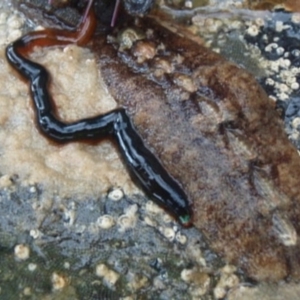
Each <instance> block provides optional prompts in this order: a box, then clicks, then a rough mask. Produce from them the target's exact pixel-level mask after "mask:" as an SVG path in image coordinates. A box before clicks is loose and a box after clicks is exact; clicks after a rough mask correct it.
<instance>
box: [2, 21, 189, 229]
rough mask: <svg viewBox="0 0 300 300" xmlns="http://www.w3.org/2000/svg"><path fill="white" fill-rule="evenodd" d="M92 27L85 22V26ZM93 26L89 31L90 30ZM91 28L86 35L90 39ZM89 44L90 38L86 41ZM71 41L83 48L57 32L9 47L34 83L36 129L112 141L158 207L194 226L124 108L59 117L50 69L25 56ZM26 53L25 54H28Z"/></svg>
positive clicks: (76, 38) (62, 137)
mask: <svg viewBox="0 0 300 300" xmlns="http://www.w3.org/2000/svg"><path fill="white" fill-rule="evenodd" d="M89 22H90V23H91V24H92V25H91V26H93V22H92V21H90V20H88V21H86V22H85V24H84V26H83V28H81V31H83V32H85V30H86V29H87V28H86V29H85V26H87V24H88V23H89ZM87 27H89V26H87ZM89 30H90V29H89V28H88V30H86V33H85V34H83V36H82V37H83V38H84V39H86V35H88V34H89ZM87 39H88V38H87ZM70 42H78V43H80V44H82V43H84V42H83V41H82V40H81V37H80V34H78V35H76V34H75V35H74V34H71V37H70V36H68V34H66V33H65V32H60V31H58V30H56V31H52V32H51V30H48V31H47V32H35V33H32V34H28V35H26V36H24V37H22V38H21V39H19V40H17V41H15V42H14V43H12V44H11V45H9V46H8V47H7V49H6V57H7V59H8V61H9V63H10V64H11V65H12V66H13V67H14V68H15V69H16V70H17V71H18V72H19V73H20V74H21V75H22V76H23V77H25V78H26V79H27V80H29V82H30V89H31V95H32V98H33V102H34V105H35V109H36V116H37V124H38V126H39V128H40V130H41V131H42V132H43V133H44V134H45V135H46V136H47V137H49V138H51V139H53V140H55V141H58V142H70V141H75V140H83V139H84V140H87V139H93V140H94V139H97V140H100V139H103V138H107V137H111V138H113V139H114V140H115V141H116V142H117V145H118V146H119V149H120V152H121V154H122V156H123V159H124V161H125V162H126V164H127V166H128V168H129V170H130V172H131V174H132V175H133V176H134V178H135V179H137V181H138V183H139V184H140V185H141V187H142V188H143V189H144V191H145V192H146V193H147V194H149V195H150V196H151V198H152V199H154V200H155V201H156V202H157V204H159V205H160V206H163V207H164V208H167V209H168V211H169V212H170V213H171V214H172V215H173V216H175V217H176V218H177V219H178V220H179V222H180V223H181V224H182V225H184V226H189V225H190V224H191V210H190V204H189V202H188V199H187V196H186V195H185V193H184V192H183V190H182V188H181V187H180V186H179V184H178V183H177V182H176V180H174V179H173V178H172V177H171V176H170V175H169V174H168V173H167V172H166V171H165V169H164V168H163V166H162V165H161V163H160V162H159V160H158V159H157V158H156V157H155V156H154V155H153V154H152V153H151V151H150V150H148V148H147V147H146V146H145V144H144V142H143V141H142V139H141V137H140V136H139V134H138V133H137V131H136V129H135V128H134V126H133V124H132V122H131V121H130V118H129V117H128V115H127V114H126V111H125V110H124V109H123V108H119V109H116V110H113V111H111V112H108V113H107V114H104V115H100V116H97V117H93V118H88V119H83V120H79V121H76V122H73V123H68V124H67V123H64V122H63V121H61V120H59V119H58V118H57V117H56V115H55V112H54V109H53V105H52V99H51V96H50V95H49V92H48V79H49V75H48V72H47V70H46V69H45V68H44V67H43V66H41V65H40V64H37V63H35V62H32V61H30V60H29V59H28V58H26V57H24V54H22V53H26V54H28V53H30V50H31V49H32V48H33V47H34V45H36V44H39V45H55V44H57V45H62V44H68V43H70ZM26 54H25V55H26Z"/></svg>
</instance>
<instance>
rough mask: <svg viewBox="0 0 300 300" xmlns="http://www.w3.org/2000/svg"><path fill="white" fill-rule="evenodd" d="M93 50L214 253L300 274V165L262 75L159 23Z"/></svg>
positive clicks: (146, 22)
mask: <svg viewBox="0 0 300 300" xmlns="http://www.w3.org/2000/svg"><path fill="white" fill-rule="evenodd" d="M124 28H128V30H131V34H130V35H129V36H131V37H132V40H131V41H130V42H129V43H126V45H128V46H126V45H125V46H124V43H123V39H122V36H126V37H128V32H127V30H124ZM132 31H135V32H136V33H137V34H132ZM127 42H128V41H127ZM92 49H93V51H94V52H95V55H96V56H97V58H98V64H99V68H100V70H101V74H102V76H103V78H104V81H105V82H106V84H107V86H108V88H109V89H110V92H111V93H112V95H113V97H114V98H115V99H116V101H118V103H119V105H120V106H123V107H125V108H126V110H127V111H128V113H129V115H130V116H131V117H132V119H133V121H134V124H135V126H136V127H137V129H138V131H139V133H140V135H141V136H142V138H143V139H144V140H145V142H146V143H147V145H148V146H149V148H150V149H151V151H153V152H154V153H155V154H156V155H157V157H158V158H159V159H160V160H161V162H162V163H163V165H164V167H165V168H166V169H167V171H168V172H169V173H170V174H171V175H172V176H173V177H174V178H176V179H177V180H178V181H179V182H180V183H181V185H182V186H183V188H184V190H185V191H186V193H187V195H188V197H189V199H190V201H191V202H192V203H193V211H194V219H193V223H194V225H195V226H196V227H197V228H198V229H199V230H201V232H203V233H204V234H205V236H206V237H207V239H208V241H209V243H210V245H211V247H212V249H214V250H215V251H216V252H217V253H219V254H221V255H222V256H223V257H224V258H225V260H226V261H228V262H230V263H237V264H238V265H240V266H241V268H242V269H244V270H245V271H246V273H247V274H248V275H249V276H250V277H252V278H254V279H256V280H280V279H283V278H286V277H288V276H291V277H294V278H299V277H300V271H299V270H300V268H299V267H300V246H299V241H298V240H299V238H298V233H299V232H300V223H299V219H300V202H299V201H300V186H299V178H300V159H299V156H298V153H297V151H296V149H295V148H294V146H293V145H292V144H291V143H290V142H289V141H288V139H287V137H286V134H285V132H284V130H283V124H282V122H281V120H280V118H279V116H278V115H277V113H276V111H275V110H274V106H273V103H272V102H271V101H270V100H269V98H268V96H267V95H266V93H265V92H264V91H263V90H262V88H261V87H260V86H259V85H258V84H257V82H256V80H255V79H254V78H253V76H252V75H250V74H249V73H248V72H247V71H245V70H243V69H241V68H239V67H237V66H236V65H234V64H232V63H230V62H228V61H227V60H225V59H224V58H223V57H221V56H220V55H218V54H216V53H214V52H212V51H211V50H209V49H207V48H205V47H203V46H201V45H199V44H198V43H197V42H195V41H192V40H190V39H187V38H185V37H183V36H180V34H176V33H175V32H172V31H171V30H169V29H167V28H165V26H162V25H160V24H159V23H158V21H155V20H154V19H151V18H144V19H142V20H139V21H138V22H136V21H135V22H132V21H130V20H129V21H128V23H127V24H123V25H122V31H120V30H118V29H116V30H115V31H114V32H113V34H111V35H109V36H102V37H101V36H100V37H98V36H97V37H96V38H95V39H94V42H93V46H92Z"/></svg>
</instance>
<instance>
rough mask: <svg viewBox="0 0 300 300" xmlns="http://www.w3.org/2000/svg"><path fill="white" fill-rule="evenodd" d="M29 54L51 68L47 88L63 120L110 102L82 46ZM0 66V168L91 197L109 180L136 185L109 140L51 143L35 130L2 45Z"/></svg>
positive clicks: (24, 91)
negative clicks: (49, 84) (50, 77)
mask: <svg viewBox="0 0 300 300" xmlns="http://www.w3.org/2000/svg"><path fill="white" fill-rule="evenodd" d="M34 60H35V61H37V62H39V63H41V64H42V65H44V66H45V67H46V68H47V69H48V70H49V72H50V73H51V76H52V82H51V93H52V95H53V98H54V99H55V104H56V107H57V112H58V114H59V116H60V117H61V118H62V119H63V120H66V121H73V120H78V119H81V118H86V117H89V116H94V115H98V114H100V113H103V112H106V111H109V110H111V109H112V108H114V107H115V106H116V104H115V102H114V100H113V99H112V98H111V97H110V96H109V95H108V93H107V91H106V90H105V87H104V85H103V84H101V80H100V75H99V74H98V69H97V66H96V64H95V60H94V58H93V55H92V54H91V53H90V51H88V50H87V49H84V48H80V47H76V46H74V45H71V46H68V47H66V48H56V49H45V50H37V51H36V52H35V53H34ZM0 69H1V70H0V76H1V77H0V78H1V80H0V91H1V92H0V93H1V94H0V106H1V107H0V144H1V146H0V151H1V161H0V169H1V172H2V174H9V175H15V174H16V175H18V176H19V177H20V179H22V180H23V181H24V182H25V183H28V184H34V183H38V184H41V185H42V186H43V187H44V188H46V189H47V190H48V191H51V193H59V194H60V196H61V197H71V196H74V195H76V196H77V197H79V198H80V197H83V196H84V197H89V196H93V197H97V196H99V194H101V193H103V192H106V191H107V190H108V189H109V188H110V187H111V186H114V185H116V186H122V187H123V189H124V190H125V191H126V192H127V193H133V192H136V191H137V189H136V188H135V186H134V184H133V183H132V182H131V181H130V178H129V176H128V174H127V171H126V170H125V168H124V166H123V164H122V162H121V161H120V160H119V157H118V152H117V151H116V149H115V148H114V146H113V145H112V144H111V142H109V141H101V143H99V144H97V145H89V144H85V143H69V144H65V145H56V144H54V143H52V142H50V141H49V140H47V138H45V137H44V136H43V135H42V134H41V133H40V132H39V131H38V129H37V127H36V126H35V124H34V122H35V121H34V120H35V112H34V110H33V105H32V100H31V98H30V96H29V89H28V85H27V83H24V82H22V81H21V80H20V78H19V77H18V76H16V73H15V72H14V71H13V70H12V69H11V68H10V67H9V66H8V64H7V62H6V59H5V55H4V46H2V49H1V53H0Z"/></svg>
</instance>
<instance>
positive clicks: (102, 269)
mask: <svg viewBox="0 0 300 300" xmlns="http://www.w3.org/2000/svg"><path fill="white" fill-rule="evenodd" d="M95 273H96V275H97V276H98V277H101V278H102V279H103V281H104V282H105V284H106V285H108V286H109V287H112V286H114V285H115V284H116V282H117V281H118V279H119V277H120V275H119V274H118V273H117V272H116V271H114V270H112V269H110V268H109V267H107V266H106V265H105V264H103V263H99V264H98V265H97V266H96V271H95Z"/></svg>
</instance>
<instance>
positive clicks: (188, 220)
mask: <svg viewBox="0 0 300 300" xmlns="http://www.w3.org/2000/svg"><path fill="white" fill-rule="evenodd" d="M179 221H180V223H181V224H182V225H183V226H188V225H190V223H191V216H189V215H185V216H180V217H179Z"/></svg>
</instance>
